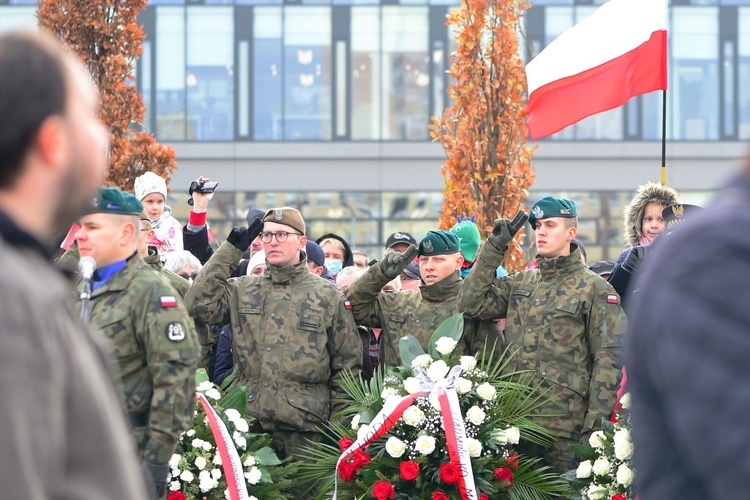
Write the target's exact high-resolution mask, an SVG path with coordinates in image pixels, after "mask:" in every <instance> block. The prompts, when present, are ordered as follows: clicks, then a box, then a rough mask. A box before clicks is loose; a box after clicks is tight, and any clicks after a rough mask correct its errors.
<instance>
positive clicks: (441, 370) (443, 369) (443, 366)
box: [427, 359, 450, 382]
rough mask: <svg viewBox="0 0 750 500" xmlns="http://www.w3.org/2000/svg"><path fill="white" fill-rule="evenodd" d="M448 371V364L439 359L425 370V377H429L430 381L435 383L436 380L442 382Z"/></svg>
mask: <svg viewBox="0 0 750 500" xmlns="http://www.w3.org/2000/svg"><path fill="white" fill-rule="evenodd" d="M449 371H450V368H449V367H448V364H447V363H446V362H445V361H443V360H442V359H439V360H437V361H435V362H434V363H432V364H431V365H430V367H429V368H428V369H427V376H428V377H430V380H432V381H434V382H437V381H438V380H443V379H444V378H445V376H446V375H448V372H449Z"/></svg>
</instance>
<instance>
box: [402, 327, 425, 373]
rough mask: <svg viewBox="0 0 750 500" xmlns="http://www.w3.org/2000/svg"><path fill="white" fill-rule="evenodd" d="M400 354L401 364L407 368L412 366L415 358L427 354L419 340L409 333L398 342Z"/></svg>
mask: <svg viewBox="0 0 750 500" xmlns="http://www.w3.org/2000/svg"><path fill="white" fill-rule="evenodd" d="M398 352H399V354H400V355H401V362H402V363H403V364H404V365H405V366H411V362H412V361H414V358H416V357H417V356H421V355H422V354H424V353H425V352H424V349H422V345H421V344H420V343H419V340H417V338H416V337H414V336H413V335H410V334H408V333H407V334H406V335H405V336H403V337H401V340H399V341H398Z"/></svg>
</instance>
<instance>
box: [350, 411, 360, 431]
mask: <svg viewBox="0 0 750 500" xmlns="http://www.w3.org/2000/svg"><path fill="white" fill-rule="evenodd" d="M360 418H362V415H360V414H359V413H357V414H356V415H354V418H352V430H353V431H356V430H357V429H359V419H360Z"/></svg>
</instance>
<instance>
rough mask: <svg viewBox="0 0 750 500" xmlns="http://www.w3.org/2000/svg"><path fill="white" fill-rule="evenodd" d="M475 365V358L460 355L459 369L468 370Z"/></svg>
mask: <svg viewBox="0 0 750 500" xmlns="http://www.w3.org/2000/svg"><path fill="white" fill-rule="evenodd" d="M476 367H477V359H476V358H475V357H474V356H461V369H462V370H463V371H465V372H470V371H471V370H473V369H474V368H476Z"/></svg>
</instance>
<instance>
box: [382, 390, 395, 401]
mask: <svg viewBox="0 0 750 500" xmlns="http://www.w3.org/2000/svg"><path fill="white" fill-rule="evenodd" d="M393 396H398V391H397V390H396V389H394V388H393V387H386V388H385V389H383V392H381V393H380V397H381V398H382V399H383V401H385V400H386V399H388V398H392V397H393Z"/></svg>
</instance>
